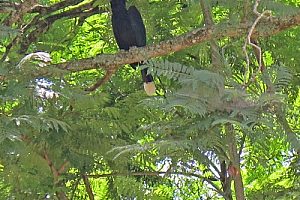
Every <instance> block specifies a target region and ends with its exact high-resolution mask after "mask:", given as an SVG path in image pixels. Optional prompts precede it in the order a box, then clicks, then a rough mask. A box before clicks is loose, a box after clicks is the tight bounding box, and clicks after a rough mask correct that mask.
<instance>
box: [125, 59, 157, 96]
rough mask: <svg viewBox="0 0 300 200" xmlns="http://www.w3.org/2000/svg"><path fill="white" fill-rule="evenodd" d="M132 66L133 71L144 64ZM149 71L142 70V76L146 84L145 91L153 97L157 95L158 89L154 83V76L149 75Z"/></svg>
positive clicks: (133, 64)
mask: <svg viewBox="0 0 300 200" xmlns="http://www.w3.org/2000/svg"><path fill="white" fill-rule="evenodd" d="M130 65H131V67H132V68H133V69H136V66H138V65H142V63H132V64H130ZM147 69H148V68H145V69H142V70H141V74H142V79H143V82H144V90H145V92H146V94H147V95H149V96H152V95H154V94H155V91H156V87H155V84H154V81H153V76H152V75H151V74H147V73H148V72H147Z"/></svg>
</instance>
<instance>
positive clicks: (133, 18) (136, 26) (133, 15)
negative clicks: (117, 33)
mask: <svg viewBox="0 0 300 200" xmlns="http://www.w3.org/2000/svg"><path fill="white" fill-rule="evenodd" d="M128 16H129V20H130V23H131V27H132V29H133V32H134V34H135V38H136V44H135V46H137V47H142V46H145V45H146V29H145V25H144V23H143V19H142V16H141V14H140V12H139V11H138V9H137V8H136V7H135V6H130V7H129V8H128Z"/></svg>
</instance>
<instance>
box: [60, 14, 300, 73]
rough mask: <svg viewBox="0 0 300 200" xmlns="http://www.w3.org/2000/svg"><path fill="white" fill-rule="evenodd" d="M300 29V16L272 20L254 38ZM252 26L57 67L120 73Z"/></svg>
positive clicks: (211, 30)
mask: <svg viewBox="0 0 300 200" xmlns="http://www.w3.org/2000/svg"><path fill="white" fill-rule="evenodd" d="M298 25H300V12H299V13H297V14H295V15H292V16H288V17H286V18H275V17H273V18H272V17H270V18H268V19H263V20H261V21H260V22H259V24H258V25H257V27H256V29H255V30H254V31H253V34H252V37H253V38H257V37H266V36H270V35H274V34H276V33H278V32H281V31H283V30H286V29H288V28H292V27H295V26H298ZM251 26H252V23H241V24H236V25H232V24H222V25H215V26H212V27H204V28H199V29H195V30H193V31H191V32H188V33H186V34H183V35H180V36H178V37H175V38H172V39H169V40H166V41H162V42H160V43H158V44H153V45H148V46H145V47H140V48H131V49H130V50H129V51H120V52H118V53H116V54H100V55H97V56H96V57H94V58H85V59H81V60H76V61H70V62H65V63H60V64H56V65H54V67H57V68H59V69H63V70H68V71H70V72H77V71H82V70H89V69H96V68H102V69H104V70H113V71H116V69H118V68H119V67H120V66H121V65H124V64H130V63H135V62H140V61H143V60H147V59H150V58H155V57H159V56H164V55H168V54H170V53H173V52H177V51H180V50H183V49H185V48H188V47H191V46H194V45H196V44H199V43H202V42H206V41H209V40H211V39H221V38H224V37H237V36H242V35H244V34H246V33H247V32H248V30H249V29H250V27H251ZM266 27H270V29H269V31H266Z"/></svg>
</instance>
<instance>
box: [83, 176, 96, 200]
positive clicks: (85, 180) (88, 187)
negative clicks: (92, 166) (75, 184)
mask: <svg viewBox="0 0 300 200" xmlns="http://www.w3.org/2000/svg"><path fill="white" fill-rule="evenodd" d="M81 177H82V180H83V183H84V185H85V191H86V192H87V193H88V195H89V198H90V200H94V199H95V196H94V193H93V190H92V187H91V184H90V181H89V179H88V177H87V175H86V174H81Z"/></svg>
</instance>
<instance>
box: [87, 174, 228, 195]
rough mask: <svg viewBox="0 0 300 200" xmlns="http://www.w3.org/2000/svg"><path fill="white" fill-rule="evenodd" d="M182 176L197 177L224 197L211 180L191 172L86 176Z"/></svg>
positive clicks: (96, 175) (97, 175)
mask: <svg viewBox="0 0 300 200" xmlns="http://www.w3.org/2000/svg"><path fill="white" fill-rule="evenodd" d="M170 174H172V175H182V176H189V177H195V178H199V179H202V180H203V181H206V182H208V183H209V184H210V185H211V186H212V187H213V188H214V189H215V190H216V192H218V193H219V194H220V195H224V193H223V192H222V190H221V189H219V187H218V186H217V185H216V184H215V183H214V182H213V181H212V180H210V179H209V178H207V177H204V176H201V175H199V174H195V173H190V172H169V171H166V172H155V171H154V172H149V171H144V172H119V173H110V174H95V175H93V174H90V175H86V176H87V177H90V178H106V177H113V176H160V175H170Z"/></svg>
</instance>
